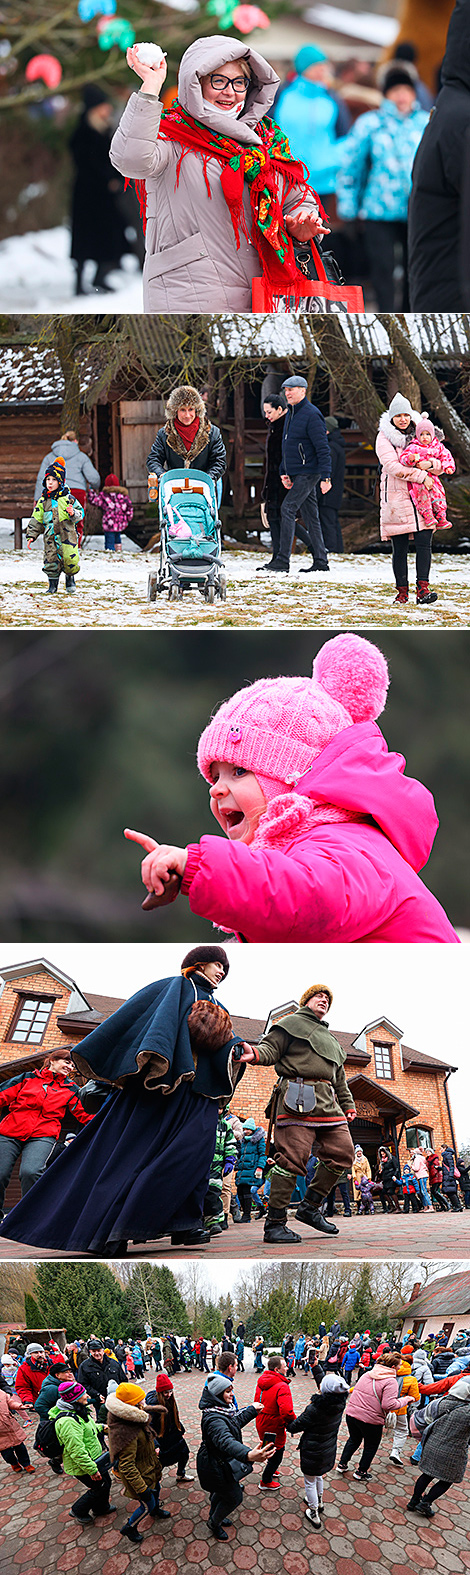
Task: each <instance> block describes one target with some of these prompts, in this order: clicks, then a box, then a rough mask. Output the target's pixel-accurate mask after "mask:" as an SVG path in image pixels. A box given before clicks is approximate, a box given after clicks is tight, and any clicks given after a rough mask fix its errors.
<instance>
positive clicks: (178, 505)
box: [160, 470, 219, 558]
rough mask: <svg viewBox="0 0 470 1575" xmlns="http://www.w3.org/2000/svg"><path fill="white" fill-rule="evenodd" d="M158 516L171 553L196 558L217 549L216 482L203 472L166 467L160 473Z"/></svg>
mask: <svg viewBox="0 0 470 1575" xmlns="http://www.w3.org/2000/svg"><path fill="white" fill-rule="evenodd" d="M160 516H161V524H162V529H163V530H164V532H165V541H166V546H167V550H168V552H169V553H170V554H171V556H173V554H174V553H176V554H177V555H178V557H185V558H186V557H189V558H198V557H204V556H207V554H208V552H209V553H210V554H211V555H212V554H214V552H217V551H218V550H219V533H218V520H217V498H216V491H215V485H214V482H213V480H212V477H211V476H207V475H206V474H205V472H204V471H200V470H169V471H167V472H166V473H165V475H163V476H161V478H160Z"/></svg>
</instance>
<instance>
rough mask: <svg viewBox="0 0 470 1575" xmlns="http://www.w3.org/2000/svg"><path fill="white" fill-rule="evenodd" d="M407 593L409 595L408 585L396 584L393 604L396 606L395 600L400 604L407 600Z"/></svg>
mask: <svg viewBox="0 0 470 1575" xmlns="http://www.w3.org/2000/svg"><path fill="white" fill-rule="evenodd" d="M408 595H409V592H408V586H407V585H397V594H396V596H395V600H394V606H395V607H396V605H397V602H398V603H400V604H401V603H402V602H407V601H408Z"/></svg>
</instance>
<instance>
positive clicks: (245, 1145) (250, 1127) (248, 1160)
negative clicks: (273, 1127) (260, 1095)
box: [235, 1116, 266, 1225]
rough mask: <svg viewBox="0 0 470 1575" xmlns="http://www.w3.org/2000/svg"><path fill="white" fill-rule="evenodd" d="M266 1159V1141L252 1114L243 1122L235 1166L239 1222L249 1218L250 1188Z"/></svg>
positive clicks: (260, 1172) (261, 1171)
mask: <svg viewBox="0 0 470 1575" xmlns="http://www.w3.org/2000/svg"><path fill="white" fill-rule="evenodd" d="M265 1161H266V1142H265V1135H264V1132H263V1128H262V1127H257V1126H256V1122H255V1121H254V1120H253V1116H249V1117H248V1120H247V1121H244V1122H243V1138H242V1143H241V1148H240V1154H239V1158H238V1164H237V1168H236V1172H235V1175H236V1182H237V1192H238V1196H239V1199H240V1203H241V1207H242V1217H241V1221H240V1224H241V1225H248V1224H249V1222H250V1220H251V1188H252V1187H254V1185H255V1182H260V1181H261V1179H262V1176H263V1171H264V1166H265Z"/></svg>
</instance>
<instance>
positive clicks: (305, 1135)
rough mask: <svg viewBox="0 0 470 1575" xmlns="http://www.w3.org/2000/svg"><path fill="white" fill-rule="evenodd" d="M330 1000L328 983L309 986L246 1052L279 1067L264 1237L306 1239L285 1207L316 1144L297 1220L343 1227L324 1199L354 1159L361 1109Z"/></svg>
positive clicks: (331, 1232) (333, 1230) (250, 1058)
mask: <svg viewBox="0 0 470 1575" xmlns="http://www.w3.org/2000/svg"><path fill="white" fill-rule="evenodd" d="M332 1001H333V996H332V993H331V990H330V989H329V988H328V986H327V985H324V984H313V985H310V987H309V989H308V990H304V993H303V995H302V996H301V999H300V1004H299V1006H298V1008H297V1011H295V1012H292V1013H290V1014H289V1016H288V1017H283V1018H282V1020H281V1022H279V1023H275V1024H274V1025H273V1027H272V1028H270V1029H269V1032H268V1033H267V1034H264V1035H263V1038H262V1039H261V1040H260V1042H259V1044H258V1045H256V1046H255V1047H254V1046H251V1048H250V1050H248V1051H245V1053H244V1055H243V1056H242V1060H243V1061H247V1062H253V1064H255V1065H259V1066H274V1067H275V1070H276V1072H277V1074H278V1082H277V1084H276V1086H275V1088H274V1090H273V1094H272V1096H271V1101H270V1105H269V1106H268V1111H269V1114H270V1117H271V1122H272V1124H273V1137H274V1149H275V1155H274V1164H273V1167H272V1170H271V1196H270V1200H269V1209H268V1213H267V1216H266V1221H265V1228H264V1240H265V1241H266V1242H273V1243H284V1242H296V1241H301V1239H302V1238H301V1236H298V1235H296V1233H295V1231H292V1230H289V1229H288V1226H287V1208H288V1205H289V1203H290V1200H291V1196H292V1193H293V1191H294V1186H295V1178H296V1176H299V1175H300V1176H305V1174H306V1168H307V1162H308V1160H309V1158H310V1155H311V1152H312V1144H313V1143H315V1152H316V1154H317V1156H318V1165H317V1169H316V1171H315V1175H314V1178H313V1181H311V1182H310V1186H309V1187H308V1188H307V1191H306V1194H305V1198H304V1199H303V1202H302V1203H300V1204H299V1207H298V1209H297V1212H296V1219H298V1220H302V1221H303V1222H304V1224H306V1225H311V1226H313V1229H314V1230H320V1231H323V1232H324V1234H325V1235H327V1236H336V1235H337V1234H338V1231H337V1226H336V1225H334V1224H333V1222H332V1221H331V1220H328V1219H325V1215H324V1213H323V1210H322V1204H323V1202H324V1199H325V1198H326V1197H327V1195H328V1193H329V1192H330V1190H331V1188H332V1186H334V1184H335V1182H337V1180H338V1177H339V1176H340V1175H341V1172H342V1171H343V1170H344V1169H345V1167H346V1166H347V1167H349V1166H350V1165H351V1164H352V1161H353V1159H354V1145H353V1142H352V1139H351V1135H350V1132H349V1126H348V1122H350V1121H353V1120H354V1117H355V1114H356V1112H355V1109H354V1100H353V1097H352V1094H351V1090H350V1088H349V1087H348V1084H347V1082H346V1077H345V1073H344V1062H345V1059H346V1057H345V1052H344V1050H342V1048H341V1045H340V1043H339V1041H338V1039H335V1037H334V1034H331V1033H330V1031H329V1028H328V1025H327V1023H326V1022H325V1021H324V1018H325V1014H326V1012H327V1011H328V1010H329V1008H330V1006H331V1004H332ZM268 1111H267V1112H266V1113H267V1114H268Z"/></svg>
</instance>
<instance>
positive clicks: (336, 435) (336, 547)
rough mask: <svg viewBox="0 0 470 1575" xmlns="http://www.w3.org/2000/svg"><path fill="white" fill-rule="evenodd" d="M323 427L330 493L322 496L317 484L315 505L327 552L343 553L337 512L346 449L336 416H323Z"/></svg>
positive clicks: (341, 495) (342, 485)
mask: <svg viewBox="0 0 470 1575" xmlns="http://www.w3.org/2000/svg"><path fill="white" fill-rule="evenodd" d="M325 426H326V430H327V433H328V442H329V445H330V455H331V492H328V493H327V494H326V497H324V496H323V492H322V491H321V485H320V482H318V483H317V503H318V512H319V515H320V525H321V530H322V536H323V540H324V543H325V547H326V549H327V551H328V552H343V551H344V548H343V537H342V532H341V526H340V523H339V510H340V508H341V504H342V501H343V490H344V472H345V469H346V449H345V446H344V437H343V434H342V432H341V431H340V428H339V425H338V422H337V420H336V416H325Z"/></svg>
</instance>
